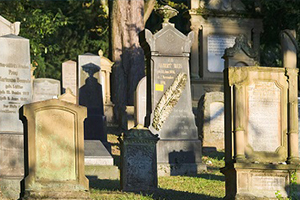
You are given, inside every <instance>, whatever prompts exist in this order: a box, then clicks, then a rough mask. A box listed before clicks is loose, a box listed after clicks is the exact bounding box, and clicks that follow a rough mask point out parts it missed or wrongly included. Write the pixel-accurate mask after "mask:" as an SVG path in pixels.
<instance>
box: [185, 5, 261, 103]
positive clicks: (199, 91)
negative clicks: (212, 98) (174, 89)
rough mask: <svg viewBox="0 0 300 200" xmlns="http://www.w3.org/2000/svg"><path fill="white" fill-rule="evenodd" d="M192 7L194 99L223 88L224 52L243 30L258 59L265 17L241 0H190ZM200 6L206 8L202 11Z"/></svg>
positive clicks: (220, 90) (221, 90)
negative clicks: (263, 18)
mask: <svg viewBox="0 0 300 200" xmlns="http://www.w3.org/2000/svg"><path fill="white" fill-rule="evenodd" d="M190 5H191V9H190V10H189V14H190V17H191V19H190V22H191V29H192V31H193V32H194V34H195V38H197V39H195V40H194V41H193V44H192V50H191V79H192V85H191V87H192V88H191V89H192V90H191V91H192V98H193V100H196V101H197V102H198V100H199V99H200V97H201V96H202V95H203V94H204V93H206V92H213V91H219V92H223V74H222V72H223V69H224V68H225V65H224V61H223V60H222V56H223V54H224V50H225V49H226V48H229V47H232V46H233V45H234V44H235V38H236V37H237V36H238V35H240V34H244V35H245V36H246V37H247V38H248V39H249V40H250V39H251V41H249V43H251V44H252V46H251V47H252V48H253V49H254V50H255V52H257V53H258V54H257V55H256V59H257V61H258V62H259V46H260V33H261V32H262V31H263V24H262V20H261V19H259V18H258V17H257V14H258V13H255V12H253V13H250V12H248V11H247V9H246V7H245V5H243V3H242V1H240V0H226V1H217V0H205V1H199V0H191V3H190ZM199 10H201V11H203V12H199Z"/></svg>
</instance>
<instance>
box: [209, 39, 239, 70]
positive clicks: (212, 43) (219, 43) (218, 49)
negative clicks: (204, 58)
mask: <svg viewBox="0 0 300 200" xmlns="http://www.w3.org/2000/svg"><path fill="white" fill-rule="evenodd" d="M235 38H236V37H235V36H225V35H209V36H208V37H207V46H208V47H207V49H208V71H210V72H222V71H223V69H224V60H223V59H222V58H221V57H222V56H223V55H224V51H225V49H226V48H229V47H232V46H233V45H234V43H235Z"/></svg>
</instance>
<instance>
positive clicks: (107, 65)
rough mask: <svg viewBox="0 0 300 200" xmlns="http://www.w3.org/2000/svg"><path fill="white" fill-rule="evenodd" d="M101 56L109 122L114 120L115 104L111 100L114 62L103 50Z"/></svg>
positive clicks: (103, 90) (104, 97)
mask: <svg viewBox="0 0 300 200" xmlns="http://www.w3.org/2000/svg"><path fill="white" fill-rule="evenodd" d="M99 56H100V66H101V72H100V74H101V75H100V76H101V85H102V94H103V103H104V115H105V117H106V120H107V122H110V123H112V122H113V107H114V104H113V103H112V102H111V91H110V74H111V70H112V69H111V68H112V65H113V64H114V63H113V62H111V61H110V60H109V59H108V58H106V57H104V56H103V52H102V51H101V50H100V51H99Z"/></svg>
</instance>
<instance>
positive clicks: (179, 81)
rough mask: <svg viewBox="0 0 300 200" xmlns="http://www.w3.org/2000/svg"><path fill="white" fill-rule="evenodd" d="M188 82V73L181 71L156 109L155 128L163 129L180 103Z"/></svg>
mask: <svg viewBox="0 0 300 200" xmlns="http://www.w3.org/2000/svg"><path fill="white" fill-rule="evenodd" d="M186 82H187V75H186V74H185V73H182V72H181V73H179V74H178V76H177V77H176V78H175V80H174V82H173V83H172V85H171V86H170V87H169V88H168V89H167V90H166V92H165V93H164V95H163V96H162V97H161V99H160V100H159V102H158V104H157V105H156V107H155V109H154V117H153V122H152V126H153V128H154V129H155V130H157V131H160V130H161V128H162V125H163V124H164V122H165V121H166V119H167V118H168V117H169V115H170V113H171V112H172V110H173V108H174V107H175V105H176V104H177V103H178V101H179V99H180V97H181V94H182V91H183V90H184V88H185V85H186Z"/></svg>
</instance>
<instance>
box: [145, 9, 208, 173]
mask: <svg viewBox="0 0 300 200" xmlns="http://www.w3.org/2000/svg"><path fill="white" fill-rule="evenodd" d="M161 11H162V13H166V14H167V15H165V16H171V17H173V16H175V15H176V12H177V11H176V10H173V9H172V8H171V7H168V6H166V7H164V8H162V9H161ZM193 36H194V34H193V33H192V32H191V33H189V35H188V36H185V35H184V34H182V33H181V32H180V31H178V30H177V29H176V28H175V27H174V24H171V23H169V22H168V19H167V18H165V19H164V23H163V28H162V29H161V30H160V31H158V32H157V33H156V34H154V35H153V34H152V33H151V32H150V31H149V30H147V29H146V30H145V37H146V41H147V43H148V45H149V47H150V52H149V53H150V55H149V56H150V59H151V68H150V66H148V69H151V71H149V72H148V74H147V76H149V78H147V80H149V81H150V83H147V87H148V88H147V90H148V92H147V93H148V94H151V99H148V100H147V101H148V102H147V103H150V104H151V112H152V113H151V117H150V118H151V119H150V124H149V129H150V131H151V132H152V133H153V134H159V137H160V141H159V142H158V144H157V162H158V174H159V175H179V174H195V173H197V172H199V171H202V170H203V169H206V166H205V165H203V164H202V160H201V157H202V153H201V152H202V149H201V146H202V144H201V141H200V140H199V138H198V133H197V127H196V125H195V116H194V115H193V113H192V99H191V92H190V73H189V52H190V48H191V44H192V41H193ZM146 49H147V48H146ZM148 63H150V62H148Z"/></svg>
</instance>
